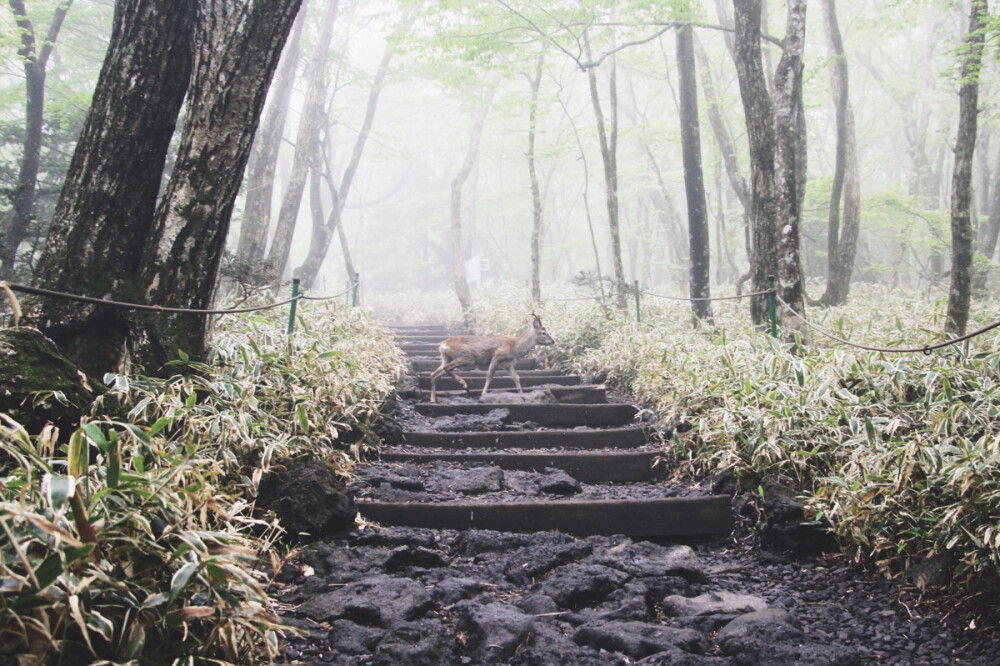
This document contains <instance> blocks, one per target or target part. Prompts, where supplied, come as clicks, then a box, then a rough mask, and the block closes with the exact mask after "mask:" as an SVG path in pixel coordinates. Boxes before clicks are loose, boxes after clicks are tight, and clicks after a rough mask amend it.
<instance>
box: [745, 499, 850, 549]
mask: <svg viewBox="0 0 1000 666" xmlns="http://www.w3.org/2000/svg"><path fill="white" fill-rule="evenodd" d="M764 516H765V520H766V525H765V527H764V530H763V532H762V534H761V543H762V544H763V545H764V546H766V547H768V548H773V549H775V550H780V551H785V552H790V553H794V554H796V555H819V554H822V553H830V552H834V551H836V550H837V540H836V538H835V537H834V536H833V533H832V532H831V531H830V526H829V524H826V523H823V522H817V521H814V520H811V519H809V517H808V516H806V510H805V505H804V504H803V503H802V502H801V501H800V500H798V499H797V498H795V497H791V496H789V495H787V494H784V492H783V491H781V490H767V491H765V498H764Z"/></svg>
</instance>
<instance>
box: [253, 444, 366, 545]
mask: <svg viewBox="0 0 1000 666" xmlns="http://www.w3.org/2000/svg"><path fill="white" fill-rule="evenodd" d="M257 503H258V505H259V506H261V507H263V508H265V509H268V510H270V511H273V512H274V513H275V515H277V516H278V519H279V520H280V521H281V525H282V527H284V528H285V531H286V532H287V533H288V536H289V537H291V538H292V539H293V540H295V539H299V538H309V539H325V538H329V537H331V536H334V535H336V534H340V533H342V532H344V531H345V530H347V529H348V528H350V527H353V526H354V519H355V517H356V516H357V515H358V510H357V508H355V506H354V500H353V499H351V497H350V496H349V495H348V494H347V488H346V487H345V485H344V482H343V481H341V479H340V477H339V475H338V474H337V470H335V469H334V468H333V467H331V466H330V465H327V464H326V463H325V462H323V461H321V460H315V459H312V458H302V459H299V460H294V461H291V462H290V463H288V464H287V465H286V466H285V469H276V471H274V472H272V473H271V474H269V475H268V476H266V477H265V478H264V480H263V481H262V482H261V484H260V490H259V491H258V495H257ZM306 535H308V537H306Z"/></svg>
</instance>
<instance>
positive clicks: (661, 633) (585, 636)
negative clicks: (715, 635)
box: [573, 622, 706, 658]
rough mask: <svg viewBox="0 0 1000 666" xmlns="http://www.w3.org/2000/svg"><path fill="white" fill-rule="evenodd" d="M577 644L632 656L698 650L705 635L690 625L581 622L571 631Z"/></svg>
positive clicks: (703, 648)
mask: <svg viewBox="0 0 1000 666" xmlns="http://www.w3.org/2000/svg"><path fill="white" fill-rule="evenodd" d="M573 640H575V641H576V642H577V643H579V644H580V645H589V646H590V647H593V648H597V649H600V650H607V651H608V652H622V653H624V654H626V655H628V656H630V657H633V658H642V657H648V656H649V655H651V654H656V653H657V652H664V651H667V650H677V649H678V648H679V649H681V650H683V651H685V652H695V653H701V652H704V651H705V648H706V646H705V642H706V641H705V637H704V636H703V635H702V634H701V633H700V632H698V631H694V630H693V629H678V628H676V627H669V626H666V625H661V624H652V623H647V622H602V623H600V624H596V623H595V624H585V625H583V626H582V627H580V628H579V629H577V630H576V633H574V634H573Z"/></svg>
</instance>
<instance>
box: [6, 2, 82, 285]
mask: <svg viewBox="0 0 1000 666" xmlns="http://www.w3.org/2000/svg"><path fill="white" fill-rule="evenodd" d="M9 3H10V8H11V11H13V12H14V18H15V20H16V22H17V27H18V29H19V30H20V31H21V48H20V49H18V55H19V56H21V60H22V64H23V65H24V85H25V91H26V93H27V95H26V98H27V101H26V103H25V114H24V152H23V153H22V155H21V167H20V170H19V171H18V174H17V186H16V187H15V189H14V193H13V196H12V199H11V209H10V212H9V214H8V219H7V220H6V221H5V223H4V224H3V234H2V235H0V279H5V280H6V279H10V278H12V277H13V276H14V275H15V273H14V263H15V261H16V259H17V250H18V247H20V245H21V242H22V241H24V239H25V237H26V236H27V233H28V225H29V224H31V216H32V209H33V208H34V206H35V188H36V186H37V184H38V169H39V163H40V161H41V154H42V125H43V123H44V122H45V68H46V66H47V65H48V61H49V55H50V54H51V53H52V47H53V46H54V45H55V42H56V39H57V38H58V37H59V31H60V29H61V28H62V24H63V19H64V18H65V17H66V12H67V11H69V8H70V5H72V4H73V0H62V2H60V3H59V4H58V5H56V9H55V11H54V12H53V13H52V20H51V21H50V22H49V30H48V33H47V34H46V36H45V41H44V42H43V43H42V44H41V47H39V45H38V44H37V43H36V40H35V28H34V25H33V24H32V23H31V20H30V19H29V18H28V15H27V11H26V10H25V7H24V0H9Z"/></svg>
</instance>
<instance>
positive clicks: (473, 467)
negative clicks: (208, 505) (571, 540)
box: [358, 325, 732, 538]
mask: <svg viewBox="0 0 1000 666" xmlns="http://www.w3.org/2000/svg"><path fill="white" fill-rule="evenodd" d="M394 332H395V334H396V335H397V336H398V338H399V344H400V346H401V348H402V349H403V350H404V351H405V352H406V353H407V354H408V355H409V357H410V359H411V367H412V379H413V383H414V387H415V389H414V391H413V392H412V393H411V402H410V403H408V405H407V407H406V408H407V409H410V410H412V416H413V418H412V419H409V420H408V421H405V422H404V423H405V425H404V431H403V435H402V440H401V442H400V443H395V444H392V445H390V446H387V447H386V448H385V449H384V451H383V453H382V456H381V460H380V461H378V462H377V463H372V464H367V465H362V466H361V467H360V468H359V470H358V476H359V478H360V479H361V481H360V483H361V484H367V486H368V488H369V490H370V491H371V492H368V493H367V495H366V496H365V494H362V495H363V496H361V497H359V499H358V509H359V511H360V513H361V515H362V516H363V517H364V518H365V519H367V520H369V521H373V522H377V523H380V524H383V525H397V526H409V527H426V528H434V529H459V530H461V529H466V528H478V529H490V530H498V531H508V532H537V531H547V530H558V531H561V532H566V533H570V534H574V535H577V536H587V535H596V534H623V535H626V536H632V537H646V538H656V537H661V538H673V537H686V536H703V535H715V534H725V533H728V532H729V531H731V529H732V517H731V508H730V499H729V497H727V496H716V495H710V494H705V493H703V492H685V491H684V490H683V489H681V490H679V489H678V488H677V486H676V485H673V484H670V483H668V482H667V481H665V480H664V479H662V478H661V476H660V475H659V474H658V472H657V470H656V469H655V468H654V462H655V460H656V457H657V454H658V451H657V449H656V447H655V446H653V445H651V444H649V443H647V440H646V434H645V432H644V430H643V428H642V426H641V425H640V424H639V423H637V421H636V409H635V407H634V406H633V405H630V404H627V403H621V402H609V399H608V392H607V390H606V387H604V386H603V385H589V384H585V383H584V382H583V380H582V378H581V377H579V376H577V375H567V374H564V373H561V372H559V371H555V370H550V369H544V368H539V367H538V363H537V362H536V361H535V359H532V358H526V359H522V360H520V361H519V362H518V365H517V368H518V374H519V375H520V378H521V385H522V387H523V388H524V391H525V392H526V393H528V392H530V393H531V396H529V399H530V398H538V399H539V400H541V401H538V402H532V401H526V400H525V399H524V396H519V395H517V394H516V393H514V392H513V390H514V385H513V381H512V380H511V379H510V378H509V376H507V375H506V373H501V372H498V373H497V375H496V376H495V377H494V379H493V381H492V383H491V385H490V392H489V394H488V395H487V398H488V400H485V401H481V400H479V399H478V391H481V390H482V386H483V382H484V381H485V375H486V373H485V372H482V371H468V370H466V371H463V370H458V371H457V372H458V373H459V374H460V375H461V376H462V377H463V378H464V379H466V381H468V383H469V388H470V390H471V391H472V394H473V395H472V397H473V399H472V400H470V399H469V397H468V396H467V395H466V393H465V392H464V391H462V390H459V388H460V387H459V386H458V385H457V383H456V382H454V380H452V379H451V378H449V377H447V376H445V377H443V378H441V379H440V380H439V381H438V400H439V402H438V403H435V404H432V403H430V402H427V400H428V399H429V398H428V396H429V389H430V383H429V375H430V372H431V370H433V369H434V368H436V367H437V366H438V364H439V363H440V361H439V358H438V352H437V345H438V344H439V343H440V342H441V341H442V340H443V339H444V338H446V337H448V335H449V334H448V332H447V331H446V330H445V329H444V327H442V326H436V325H415V326H400V327H396V328H395V329H394ZM463 419H466V420H468V422H470V423H475V424H476V430H471V429H470V430H461V429H459V430H457V431H456V429H455V427H456V424H457V425H458V426H460V425H461V424H462V423H463V422H464V421H463ZM442 423H446V424H447V426H448V427H442V426H441V424H442ZM484 423H485V424H486V425H487V426H489V425H490V424H493V427H488V428H487V429H485V430H484V429H483V424H484ZM463 473H464V474H467V475H472V476H475V477H476V478H478V479H486V482H485V485H474V486H469V485H468V484H466V482H465V481H463V480H462V475H463ZM540 478H541V481H539V479H540ZM553 479H555V481H554V482H553ZM546 481H548V482H546ZM532 484H534V485H532ZM536 486H538V487H541V488H542V489H543V490H542V491H538V490H537V488H536ZM456 487H458V488H459V491H458V492H452V491H453V490H454V488H456Z"/></svg>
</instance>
